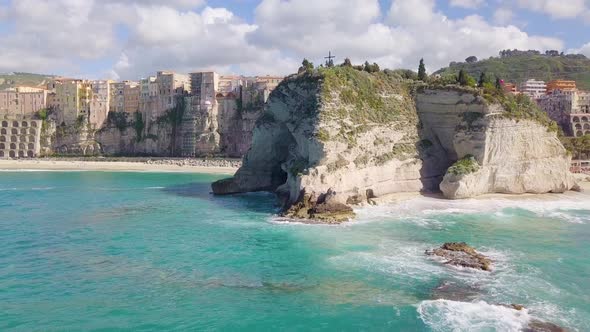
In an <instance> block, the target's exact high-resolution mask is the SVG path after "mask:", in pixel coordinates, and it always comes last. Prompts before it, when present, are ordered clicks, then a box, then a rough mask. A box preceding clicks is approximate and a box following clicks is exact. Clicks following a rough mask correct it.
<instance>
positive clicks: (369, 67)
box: [363, 61, 381, 73]
mask: <svg viewBox="0 0 590 332" xmlns="http://www.w3.org/2000/svg"><path fill="white" fill-rule="evenodd" d="M363 69H364V71H366V72H367V73H378V72H379V71H380V70H381V68H379V65H378V64H377V63H375V62H373V64H372V65H371V64H369V61H366V62H365V67H364V68H363Z"/></svg>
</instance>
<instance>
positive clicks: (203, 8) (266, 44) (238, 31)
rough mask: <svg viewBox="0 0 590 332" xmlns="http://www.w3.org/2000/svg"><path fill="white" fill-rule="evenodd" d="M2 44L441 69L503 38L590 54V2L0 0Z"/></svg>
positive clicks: (25, 67) (157, 59) (203, 64)
mask: <svg viewBox="0 0 590 332" xmlns="http://www.w3.org/2000/svg"><path fill="white" fill-rule="evenodd" d="M49 32H50V33H49ZM0 45H2V47H1V48H0V72H10V71H30V72H43V73H53V74H60V75H68V76H77V77H89V78H115V79H138V78H140V77H143V76H147V75H149V74H150V73H153V72H155V71H157V70H160V69H170V70H176V71H179V72H189V71H195V70H202V69H214V70H217V71H220V72H222V73H243V74H267V73H268V74H288V73H291V72H293V71H295V70H297V67H298V65H299V63H300V62H301V60H302V59H303V58H304V57H305V58H309V59H310V60H312V61H315V62H316V63H317V62H319V61H321V59H322V57H323V55H324V54H326V53H327V52H328V51H330V50H332V51H333V52H334V53H336V55H337V56H338V57H339V59H337V61H341V60H342V58H344V57H350V58H351V59H352V60H353V62H364V61H365V60H369V61H375V62H378V63H380V64H381V66H382V67H390V68H398V67H405V68H412V69H413V68H414V67H415V64H416V62H417V59H419V58H421V57H424V58H425V60H426V62H427V67H428V70H429V71H434V70H437V69H438V68H440V67H442V66H445V65H447V64H448V63H449V62H451V61H461V60H463V59H465V58H466V57H467V56H469V55H476V56H478V57H480V58H482V57H489V56H493V55H496V54H497V52H498V51H499V50H500V49H503V48H518V49H529V48H533V49H539V50H545V49H558V50H560V51H566V52H567V51H571V52H576V53H583V54H586V55H588V56H590V0H512V1H507V0H314V1H309V0H18V1H17V0H0Z"/></svg>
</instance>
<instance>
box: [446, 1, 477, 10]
mask: <svg viewBox="0 0 590 332" xmlns="http://www.w3.org/2000/svg"><path fill="white" fill-rule="evenodd" d="M484 3H485V1H484V0H451V1H450V4H451V6H454V7H463V8H470V9H474V8H478V7H480V6H481V5H483V4H484Z"/></svg>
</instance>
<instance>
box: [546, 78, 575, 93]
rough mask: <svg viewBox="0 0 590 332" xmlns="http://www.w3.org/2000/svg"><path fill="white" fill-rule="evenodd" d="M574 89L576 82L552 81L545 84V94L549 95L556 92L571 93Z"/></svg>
mask: <svg viewBox="0 0 590 332" xmlns="http://www.w3.org/2000/svg"><path fill="white" fill-rule="evenodd" d="M576 89H577V88H576V81H566V80H553V81H549V82H548V83H547V94H551V93H553V91H556V90H560V91H573V90H576Z"/></svg>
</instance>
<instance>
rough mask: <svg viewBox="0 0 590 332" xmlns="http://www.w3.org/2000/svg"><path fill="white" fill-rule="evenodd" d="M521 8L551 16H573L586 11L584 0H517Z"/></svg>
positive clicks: (561, 17)
mask: <svg viewBox="0 0 590 332" xmlns="http://www.w3.org/2000/svg"><path fill="white" fill-rule="evenodd" d="M517 3H518V5H519V6H520V7H521V8H525V9H529V10H532V11H537V12H541V13H545V14H547V15H549V16H551V17H553V18H558V19H563V18H574V17H578V16H581V15H583V14H584V13H585V12H586V11H588V7H587V6H586V0H518V1H517Z"/></svg>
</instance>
